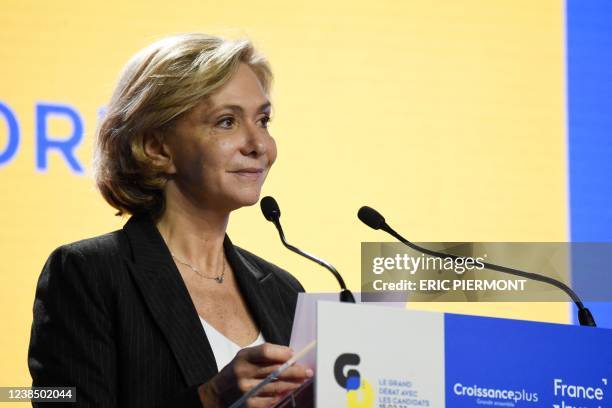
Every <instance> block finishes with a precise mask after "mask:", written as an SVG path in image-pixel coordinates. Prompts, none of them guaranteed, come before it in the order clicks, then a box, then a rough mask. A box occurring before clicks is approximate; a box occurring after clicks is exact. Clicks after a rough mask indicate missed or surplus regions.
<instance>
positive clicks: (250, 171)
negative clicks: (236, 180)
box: [230, 167, 264, 179]
mask: <svg viewBox="0 0 612 408" xmlns="http://www.w3.org/2000/svg"><path fill="white" fill-rule="evenodd" d="M230 173H233V174H236V175H238V176H241V177H246V178H249V179H258V178H259V177H260V176H261V175H262V174H263V173H264V169H262V168H256V167H247V168H244V169H240V170H235V171H231V172H230Z"/></svg>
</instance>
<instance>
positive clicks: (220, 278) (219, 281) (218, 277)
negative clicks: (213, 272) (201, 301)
mask: <svg viewBox="0 0 612 408" xmlns="http://www.w3.org/2000/svg"><path fill="white" fill-rule="evenodd" d="M215 280H216V281H217V283H223V275H221V276H217V277H216V278H215Z"/></svg>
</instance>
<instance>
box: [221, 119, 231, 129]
mask: <svg viewBox="0 0 612 408" xmlns="http://www.w3.org/2000/svg"><path fill="white" fill-rule="evenodd" d="M217 126H219V127H221V128H224V129H231V127H232V126H234V119H233V118H222V119H221V120H219V121H218V122H217Z"/></svg>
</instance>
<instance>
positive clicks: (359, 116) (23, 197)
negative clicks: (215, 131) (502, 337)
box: [0, 0, 569, 386]
mask: <svg viewBox="0 0 612 408" xmlns="http://www.w3.org/2000/svg"><path fill="white" fill-rule="evenodd" d="M0 27H1V28H0V36H1V37H0V42H1V44H2V47H0V61H2V64H1V67H2V68H0V69H1V70H2V71H1V72H2V75H0V100H1V101H3V102H4V103H6V104H8V105H9V106H10V107H11V108H12V110H13V111H14V112H15V114H16V115H17V117H18V120H19V124H20V128H21V144H20V148H19V152H18V153H17V156H16V157H15V158H14V160H13V161H12V162H10V163H9V164H7V165H5V166H2V167H0V186H1V188H2V190H1V193H0V197H1V198H0V225H1V226H2V228H1V229H0V251H1V259H2V261H1V263H0V265H1V267H0V269H1V270H0V277H1V279H2V281H1V285H0V310H1V312H0V313H2V315H1V317H2V319H1V321H2V336H1V341H0V361H1V363H0V364H1V367H2V369H1V372H0V386H25V385H29V384H30V377H29V373H28V371H27V358H26V357H27V345H28V341H29V334H30V332H29V331H30V324H31V318H32V303H33V296H34V289H35V284H36V280H37V278H38V274H39V273H40V270H41V268H42V266H43V263H44V261H45V259H46V257H47V256H48V255H49V253H50V252H51V251H52V250H53V249H54V248H55V247H57V246H59V245H60V244H63V243H67V242H71V241H75V240H78V239H81V238H85V237H90V236H94V235H98V234H101V233H104V232H107V231H110V230H113V229H117V228H119V227H121V225H122V224H123V223H124V222H125V220H124V219H120V218H118V217H115V216H114V215H113V214H114V212H113V210H112V209H111V208H110V207H109V206H107V205H106V204H105V203H104V202H103V200H102V198H101V197H100V196H99V194H98V193H97V192H96V191H95V188H94V187H93V183H92V180H91V177H90V173H89V171H90V170H91V156H92V138H93V135H94V132H95V127H96V121H97V110H98V108H100V107H101V106H103V105H104V104H105V103H106V101H107V100H108V98H109V96H110V93H111V91H112V89H113V86H114V82H115V80H116V78H117V75H118V73H119V71H120V69H121V67H122V66H123V64H124V63H125V62H126V61H127V59H128V58H129V57H130V56H131V55H132V54H133V53H134V52H135V51H137V50H138V49H140V48H141V47H143V46H144V45H146V44H148V43H150V42H151V41H153V40H155V39H158V38H160V37H161V36H164V35H167V34H172V33H179V32H188V31H203V32H209V33H213V34H221V35H227V36H232V37H236V36H248V37H250V38H252V39H253V40H254V41H255V43H256V45H258V46H259V48H260V50H261V51H262V52H263V53H265V54H266V55H267V56H268V58H269V59H270V61H271V63H272V66H273V69H274V72H275V75H276V78H275V85H274V89H273V95H272V97H273V102H274V104H275V113H274V119H273V123H272V125H271V131H272V134H273V135H274V136H275V137H276V140H277V143H278V147H279V159H278V161H277V164H276V165H275V168H274V169H273V170H272V173H271V175H270V177H269V179H268V182H267V184H266V186H265V189H264V194H270V195H274V196H275V197H276V198H277V200H278V201H279V203H280V205H281V208H282V210H283V216H282V221H283V224H284V227H285V230H286V232H287V235H288V238H289V239H290V241H291V242H293V243H294V244H296V245H298V246H300V247H302V248H303V249H305V250H308V251H310V252H313V253H314V254H317V255H319V256H321V257H323V258H325V259H327V260H329V261H330V262H331V263H333V264H334V265H336V266H337V268H338V269H339V270H340V271H341V273H342V274H343V275H344V276H345V279H346V280H347V283H348V285H349V286H350V287H351V288H353V289H354V290H357V289H358V288H359V284H360V271H359V268H360V257H359V251H360V242H361V241H381V240H382V241H386V240H389V239H387V237H386V235H384V234H383V233H381V232H377V231H372V230H370V229H368V228H367V227H365V226H364V225H363V224H361V223H360V222H359V221H358V220H357V218H356V212H357V209H358V208H359V207H360V206H361V205H364V204H369V205H371V206H374V207H375V208H378V209H379V210H380V211H381V212H383V214H384V215H385V216H386V218H387V221H388V222H389V223H391V224H392V225H393V226H394V227H395V228H396V229H397V230H398V231H401V232H402V233H404V234H405V235H406V236H407V237H409V238H410V239H412V240H414V241H423V242H426V241H468V240H473V241H565V240H566V239H567V234H568V226H567V191H566V190H567V186H566V157H565V151H566V149H565V111H564V109H565V102H564V92H565V91H564V66H563V61H564V55H563V52H564V50H563V15H562V2H560V1H558V0H538V1H527V0H511V1H510V0H508V1H494V2H491V1H488V0H462V1H455V0H447V1H426V0H412V1H390V0H387V1H384V0H381V1H376V2H370V1H368V2H362V3H359V2H354V1H329V0H325V1H321V0H311V1H308V2H303V3H297V2H288V1H277V0H269V1H265V2H259V1H223V2H219V1H217V2H206V1H178V0H177V1H173V2H167V1H146V2H145V1H130V2H123V1H121V2H119V1H107V2H84V1H67V0H58V1H54V2H43V1H40V2H27V1H23V0H19V1H13V0H10V1H6V0H5V1H4V2H3V5H2V12H1V13H0ZM37 101H50V102H56V103H66V104H69V105H71V106H74V107H76V108H77V109H78V111H79V112H80V113H81V115H82V117H83V120H84V125H85V140H84V142H83V143H82V145H81V146H80V147H79V148H78V149H77V155H78V157H79V160H80V162H81V163H83V164H84V166H85V167H86V170H87V173H86V175H84V176H79V175H74V174H73V173H71V172H70V171H69V169H68V166H67V164H66V163H65V162H64V161H63V160H62V159H61V158H60V157H59V155H58V154H57V153H51V154H50V159H49V167H48V170H47V171H46V172H44V173H41V172H37V171H36V170H35V145H34V135H35V133H34V131H35V122H34V120H35V118H34V106H35V103H36V102H37ZM50 129H51V133H52V134H53V135H56V136H61V135H66V134H67V133H68V132H69V131H70V127H69V126H67V124H66V123H63V122H62V121H61V120H58V121H57V123H55V122H52V126H51V127H50ZM6 135H7V130H6V126H5V123H4V121H2V120H0V146H4V145H5V143H6V140H7V136H6ZM1 148H2V147H0V149H1ZM229 232H230V236H231V237H232V239H233V240H234V242H235V243H237V244H238V245H240V246H243V247H244V248H247V249H249V250H251V251H253V252H255V253H257V254H259V255H261V256H263V257H264V258H266V259H268V260H270V261H272V262H275V263H277V264H279V265H281V266H282V267H284V268H286V269H288V270H289V271H291V272H292V273H293V274H294V275H295V276H296V277H297V278H298V279H299V280H300V281H301V282H302V283H303V284H304V286H305V287H306V289H307V290H309V291H332V290H336V283H335V281H334V280H333V278H332V276H331V275H330V274H328V273H327V272H326V271H324V270H322V269H319V268H318V267H317V266H316V265H313V264H310V263H308V262H307V261H305V260H302V259H301V258H299V257H297V255H294V254H292V253H289V252H288V251H286V250H285V249H284V248H282V247H281V245H280V243H279V242H278V237H277V234H276V231H275V230H274V228H273V226H272V225H271V224H269V223H267V222H266V221H265V220H264V219H263V217H262V216H261V214H260V211H259V208H258V207H251V208H246V209H242V210H240V211H238V212H237V213H236V214H234V215H233V217H232V219H231V223H230V231H229ZM410 307H420V308H429V309H432V308H435V309H438V310H448V311H454V312H464V313H476V314H483V315H492V316H510V317H516V318H525V319H534V320H543V321H556V322H566V321H568V320H569V317H568V313H567V304H543V303H541V304H520V305H517V304H507V303H495V304H470V305H466V304H457V303H455V304H450V303H449V304H438V305H434V304H424V305H423V304H421V305H410Z"/></svg>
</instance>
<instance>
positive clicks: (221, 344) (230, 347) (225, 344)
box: [200, 316, 265, 371]
mask: <svg viewBox="0 0 612 408" xmlns="http://www.w3.org/2000/svg"><path fill="white" fill-rule="evenodd" d="M200 321H201V322H202V326H203V327H204V333H206V337H207V338H208V342H209V343H210V347H211V348H212V351H213V354H214V355H215V361H216V362H217V370H218V371H221V369H222V368H223V367H225V366H226V365H228V364H229V363H230V361H232V360H233V359H234V357H236V353H238V352H239V351H240V350H242V349H243V348H247V347H254V346H259V345H260V344H263V343H265V340H264V337H263V335H262V334H261V332H259V335H258V336H257V338H256V339H255V341H253V342H252V343H251V344H249V345H248V346H244V347H240V346H239V345H237V344H236V343H234V342H233V341H231V340H230V339H228V338H227V337H225V336H224V335H223V334H222V333H221V332H219V331H218V330H217V329H215V328H214V327H213V326H211V325H210V323H208V322H207V321H206V320H204V319H202V316H200Z"/></svg>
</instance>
